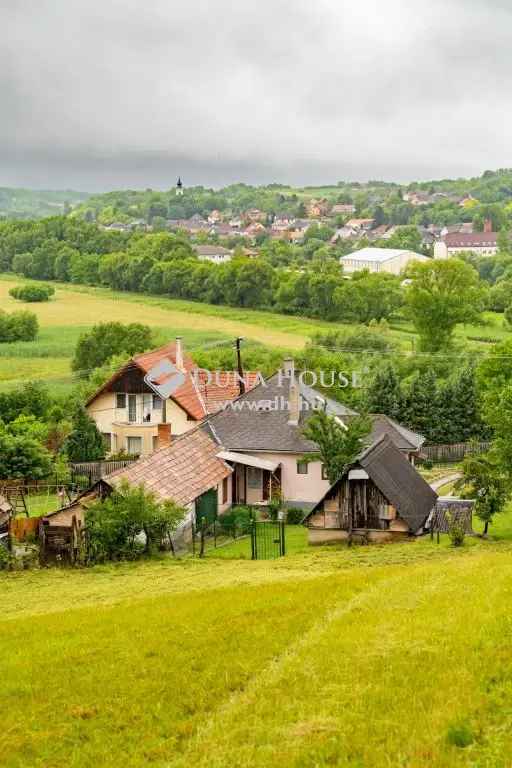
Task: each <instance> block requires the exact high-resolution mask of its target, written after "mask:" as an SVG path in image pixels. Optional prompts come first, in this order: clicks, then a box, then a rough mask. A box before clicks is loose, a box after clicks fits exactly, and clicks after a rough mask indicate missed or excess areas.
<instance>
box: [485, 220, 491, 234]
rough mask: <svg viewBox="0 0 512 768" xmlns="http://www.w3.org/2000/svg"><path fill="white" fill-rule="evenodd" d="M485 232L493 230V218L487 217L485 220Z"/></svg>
mask: <svg viewBox="0 0 512 768" xmlns="http://www.w3.org/2000/svg"><path fill="white" fill-rule="evenodd" d="M484 232H492V221H491V219H486V220H485V221H484Z"/></svg>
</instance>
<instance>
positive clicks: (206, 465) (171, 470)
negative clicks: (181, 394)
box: [103, 428, 232, 505]
mask: <svg viewBox="0 0 512 768" xmlns="http://www.w3.org/2000/svg"><path fill="white" fill-rule="evenodd" d="M218 452H219V446H218V445H217V443H215V442H214V441H213V440H212V439H211V437H209V436H208V435H207V433H206V432H205V431H204V430H203V429H201V428H196V429H194V430H192V431H191V432H185V434H184V435H180V437H177V438H176V439H175V440H173V442H172V443H171V444H170V445H168V446H165V447H164V448H160V449H159V450H158V451H155V452H154V453H152V454H150V455H149V456H146V457H144V458H142V459H139V460H138V461H136V462H134V463H133V464H131V465H130V466H129V467H125V468H124V469H120V470H118V471H117V472H113V473H112V474H111V475H107V477H105V478H103V479H104V481H105V482H106V483H108V484H109V485H111V486H113V487H115V486H116V485H118V484H119V482H120V481H121V480H123V479H125V480H127V481H128V482H129V483H130V484H131V485H144V487H145V488H146V490H148V491H152V492H153V493H155V494H156V495H157V497H158V498H159V499H161V500H162V501H165V500H167V499H171V500H172V501H175V502H176V503H177V504H181V505H187V504H190V503H191V502H192V501H194V499H197V497H198V496H200V495H201V494H202V493H205V492H206V491H209V490H210V488H214V487H215V486H217V485H218V484H219V483H220V482H222V480H223V479H224V478H225V477H229V475H230V474H231V472H232V469H231V467H230V466H229V465H228V464H226V463H225V462H224V461H222V459H219V458H217V454H218Z"/></svg>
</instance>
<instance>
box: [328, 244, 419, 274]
mask: <svg viewBox="0 0 512 768" xmlns="http://www.w3.org/2000/svg"><path fill="white" fill-rule="evenodd" d="M411 261H429V257H428V256H424V255H423V254H421V253H415V252H414V251H407V250H402V249H400V248H361V249H360V250H359V251H354V253H349V254H348V256H341V257H340V264H341V266H342V267H343V271H344V272H345V273H346V274H350V273H351V272H359V271H360V270H362V269H368V270H369V271H370V272H389V273H390V274H392V275H399V274H400V272H402V270H403V269H405V268H406V267H407V266H408V264H409V263H410V262H411Z"/></svg>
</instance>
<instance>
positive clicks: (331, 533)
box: [306, 435, 437, 544]
mask: <svg viewBox="0 0 512 768" xmlns="http://www.w3.org/2000/svg"><path fill="white" fill-rule="evenodd" d="M436 501H437V494H436V492H435V491H433V490H432V488H431V487H430V486H429V485H428V483H427V482H426V481H425V480H424V479H423V478H422V476H421V475H420V474H419V473H418V472H417V471H416V470H415V468H414V467H413V466H412V464H411V463H410V462H408V461H407V459H406V458H405V457H404V456H403V454H402V453H401V452H400V451H399V450H398V448H397V447H396V445H394V443H393V441H392V440H391V438H390V437H389V436H387V435H383V436H381V437H380V438H379V439H378V440H376V441H375V442H373V443H372V444H371V445H370V446H369V447H368V448H367V449H366V450H364V451H362V453H360V454H359V456H358V457H357V459H356V460H355V461H354V462H353V463H352V464H351V465H350V466H349V467H347V469H346V470H345V472H344V473H343V475H342V476H341V477H340V479H339V480H337V481H336V482H335V483H334V485H332V486H331V487H330V488H329V489H328V490H327V492H326V493H325V494H324V495H323V497H322V498H321V500H320V501H319V502H318V503H317V504H316V505H315V506H314V507H313V509H312V510H311V512H310V513H309V514H308V515H307V517H306V523H307V525H308V536H309V542H310V544H325V543H330V542H335V541H340V540H344V539H347V538H348V537H349V536H353V537H354V538H359V539H363V540H365V541H392V540H393V539H402V538H405V537H407V536H411V535H413V536H414V535H418V534H420V533H423V530H424V527H425V524H426V522H427V520H428V518H429V516H430V514H431V512H432V509H433V508H434V506H435V504H436Z"/></svg>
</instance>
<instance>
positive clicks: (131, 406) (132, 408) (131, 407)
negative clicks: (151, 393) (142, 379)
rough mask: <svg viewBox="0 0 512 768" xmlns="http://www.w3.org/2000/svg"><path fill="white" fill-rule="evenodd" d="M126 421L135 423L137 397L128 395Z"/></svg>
mask: <svg viewBox="0 0 512 768" xmlns="http://www.w3.org/2000/svg"><path fill="white" fill-rule="evenodd" d="M128 421H130V422H134V421H137V395H128Z"/></svg>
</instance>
